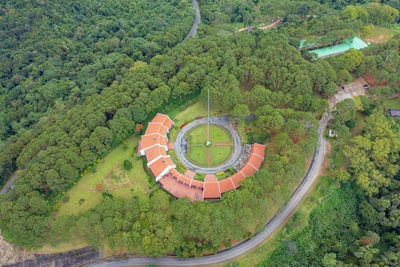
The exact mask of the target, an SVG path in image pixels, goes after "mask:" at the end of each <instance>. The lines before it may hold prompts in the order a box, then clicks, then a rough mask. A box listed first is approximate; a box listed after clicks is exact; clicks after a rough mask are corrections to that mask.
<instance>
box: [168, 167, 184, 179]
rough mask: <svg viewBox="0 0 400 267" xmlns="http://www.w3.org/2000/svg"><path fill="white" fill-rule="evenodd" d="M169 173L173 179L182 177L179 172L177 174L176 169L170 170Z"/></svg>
mask: <svg viewBox="0 0 400 267" xmlns="http://www.w3.org/2000/svg"><path fill="white" fill-rule="evenodd" d="M169 172H170V173H171V174H172V175H173V176H175V178H178V177H179V176H180V175H182V174H181V173H180V172H178V171H177V170H176V169H170V170H169Z"/></svg>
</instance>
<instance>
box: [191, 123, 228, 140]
mask: <svg viewBox="0 0 400 267" xmlns="http://www.w3.org/2000/svg"><path fill="white" fill-rule="evenodd" d="M207 131H208V130H207V125H202V126H199V127H196V128H194V129H193V130H191V131H190V132H188V133H187V136H188V137H189V140H190V145H198V144H204V143H205V142H206V140H207V136H208V134H207ZM210 135H211V142H213V143H221V142H224V143H225V142H226V143H228V142H229V143H233V141H232V137H231V136H230V134H229V133H228V131H226V130H225V129H223V128H221V127H219V126H216V125H210Z"/></svg>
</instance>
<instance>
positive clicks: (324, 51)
mask: <svg viewBox="0 0 400 267" xmlns="http://www.w3.org/2000/svg"><path fill="white" fill-rule="evenodd" d="M303 46H304V41H303V42H300V48H304V47H303ZM367 46H368V44H367V43H365V42H364V41H363V40H361V39H360V38H358V37H354V38H353V39H351V40H345V41H344V42H343V43H341V44H338V45H334V46H328V47H324V48H320V49H315V50H311V51H308V52H309V53H316V54H317V57H318V58H326V57H330V56H336V55H340V54H343V53H344V52H346V51H347V50H349V49H357V50H359V49H363V48H365V47H367Z"/></svg>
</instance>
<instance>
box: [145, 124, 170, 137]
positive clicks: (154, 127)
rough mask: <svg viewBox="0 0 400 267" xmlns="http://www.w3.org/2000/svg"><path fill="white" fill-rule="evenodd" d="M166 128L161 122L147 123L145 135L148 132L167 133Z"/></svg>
mask: <svg viewBox="0 0 400 267" xmlns="http://www.w3.org/2000/svg"><path fill="white" fill-rule="evenodd" d="M167 132H168V128H167V127H166V126H165V125H164V124H162V123H152V122H150V123H149V126H147V130H146V133H145V135H149V134H156V133H158V134H161V135H167Z"/></svg>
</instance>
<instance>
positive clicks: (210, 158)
mask: <svg viewBox="0 0 400 267" xmlns="http://www.w3.org/2000/svg"><path fill="white" fill-rule="evenodd" d="M206 162H207V163H208V164H211V163H212V155H211V149H210V148H208V147H207V148H206Z"/></svg>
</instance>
